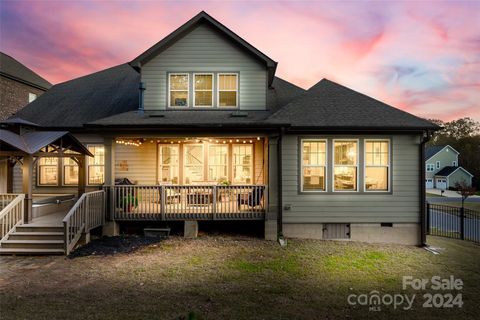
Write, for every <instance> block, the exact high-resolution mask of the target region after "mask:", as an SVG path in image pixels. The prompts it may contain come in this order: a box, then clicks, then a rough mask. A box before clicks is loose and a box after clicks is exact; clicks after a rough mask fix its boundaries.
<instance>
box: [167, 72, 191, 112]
mask: <svg viewBox="0 0 480 320" xmlns="http://www.w3.org/2000/svg"><path fill="white" fill-rule="evenodd" d="M185 75H186V76H187V105H186V106H172V104H171V101H170V100H171V98H170V92H175V91H185V90H170V78H171V76H185ZM167 77H168V83H167V94H168V97H167V99H168V108H174V109H187V108H189V107H190V74H189V73H187V72H172V73H169V74H168V75H167Z"/></svg>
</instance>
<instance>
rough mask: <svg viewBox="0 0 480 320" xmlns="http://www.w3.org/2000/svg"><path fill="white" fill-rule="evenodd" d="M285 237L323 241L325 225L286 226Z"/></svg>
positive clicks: (301, 224)
mask: <svg viewBox="0 0 480 320" xmlns="http://www.w3.org/2000/svg"><path fill="white" fill-rule="evenodd" d="M283 235H284V236H285V237H286V238H298V239H323V224H321V223H315V224H307V223H295V224H293V223H292V224H284V225H283Z"/></svg>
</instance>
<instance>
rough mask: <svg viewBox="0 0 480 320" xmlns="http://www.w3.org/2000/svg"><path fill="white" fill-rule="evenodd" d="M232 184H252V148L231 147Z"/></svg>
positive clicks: (249, 146) (249, 145) (245, 146)
mask: <svg viewBox="0 0 480 320" xmlns="http://www.w3.org/2000/svg"><path fill="white" fill-rule="evenodd" d="M233 183H238V184H251V183H253V146H252V145H251V144H234V145H233Z"/></svg>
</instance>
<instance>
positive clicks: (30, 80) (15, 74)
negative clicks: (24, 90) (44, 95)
mask: <svg viewBox="0 0 480 320" xmlns="http://www.w3.org/2000/svg"><path fill="white" fill-rule="evenodd" d="M0 74H1V75H3V76H6V77H9V78H12V79H14V80H17V81H20V82H23V83H26V84H28V85H31V86H33V87H37V88H39V89H42V90H48V89H49V88H50V87H51V86H52V84H51V83H50V82H48V81H47V80H45V79H43V78H42V77H40V76H39V75H38V74H36V73H35V72H33V71H32V70H30V69H29V68H27V67H26V66H25V65H23V64H21V63H20V62H19V61H17V60H15V59H14V58H12V57H10V56H9V55H7V54H5V53H3V52H0Z"/></svg>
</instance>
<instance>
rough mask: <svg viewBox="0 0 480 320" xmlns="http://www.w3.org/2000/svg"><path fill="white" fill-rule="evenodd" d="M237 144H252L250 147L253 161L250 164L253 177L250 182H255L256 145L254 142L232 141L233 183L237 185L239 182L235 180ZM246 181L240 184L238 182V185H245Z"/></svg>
mask: <svg viewBox="0 0 480 320" xmlns="http://www.w3.org/2000/svg"><path fill="white" fill-rule="evenodd" d="M235 146H250V148H251V149H252V163H251V164H250V172H251V173H252V178H251V180H252V181H251V182H250V184H252V185H253V184H255V183H254V182H255V181H254V180H255V172H253V170H254V167H255V146H254V144H253V143H232V164H231V166H232V185H235V184H237V182H236V181H235V176H234V173H235V169H234V167H235V152H234V149H235ZM243 184H245V183H240V184H237V185H243Z"/></svg>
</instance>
